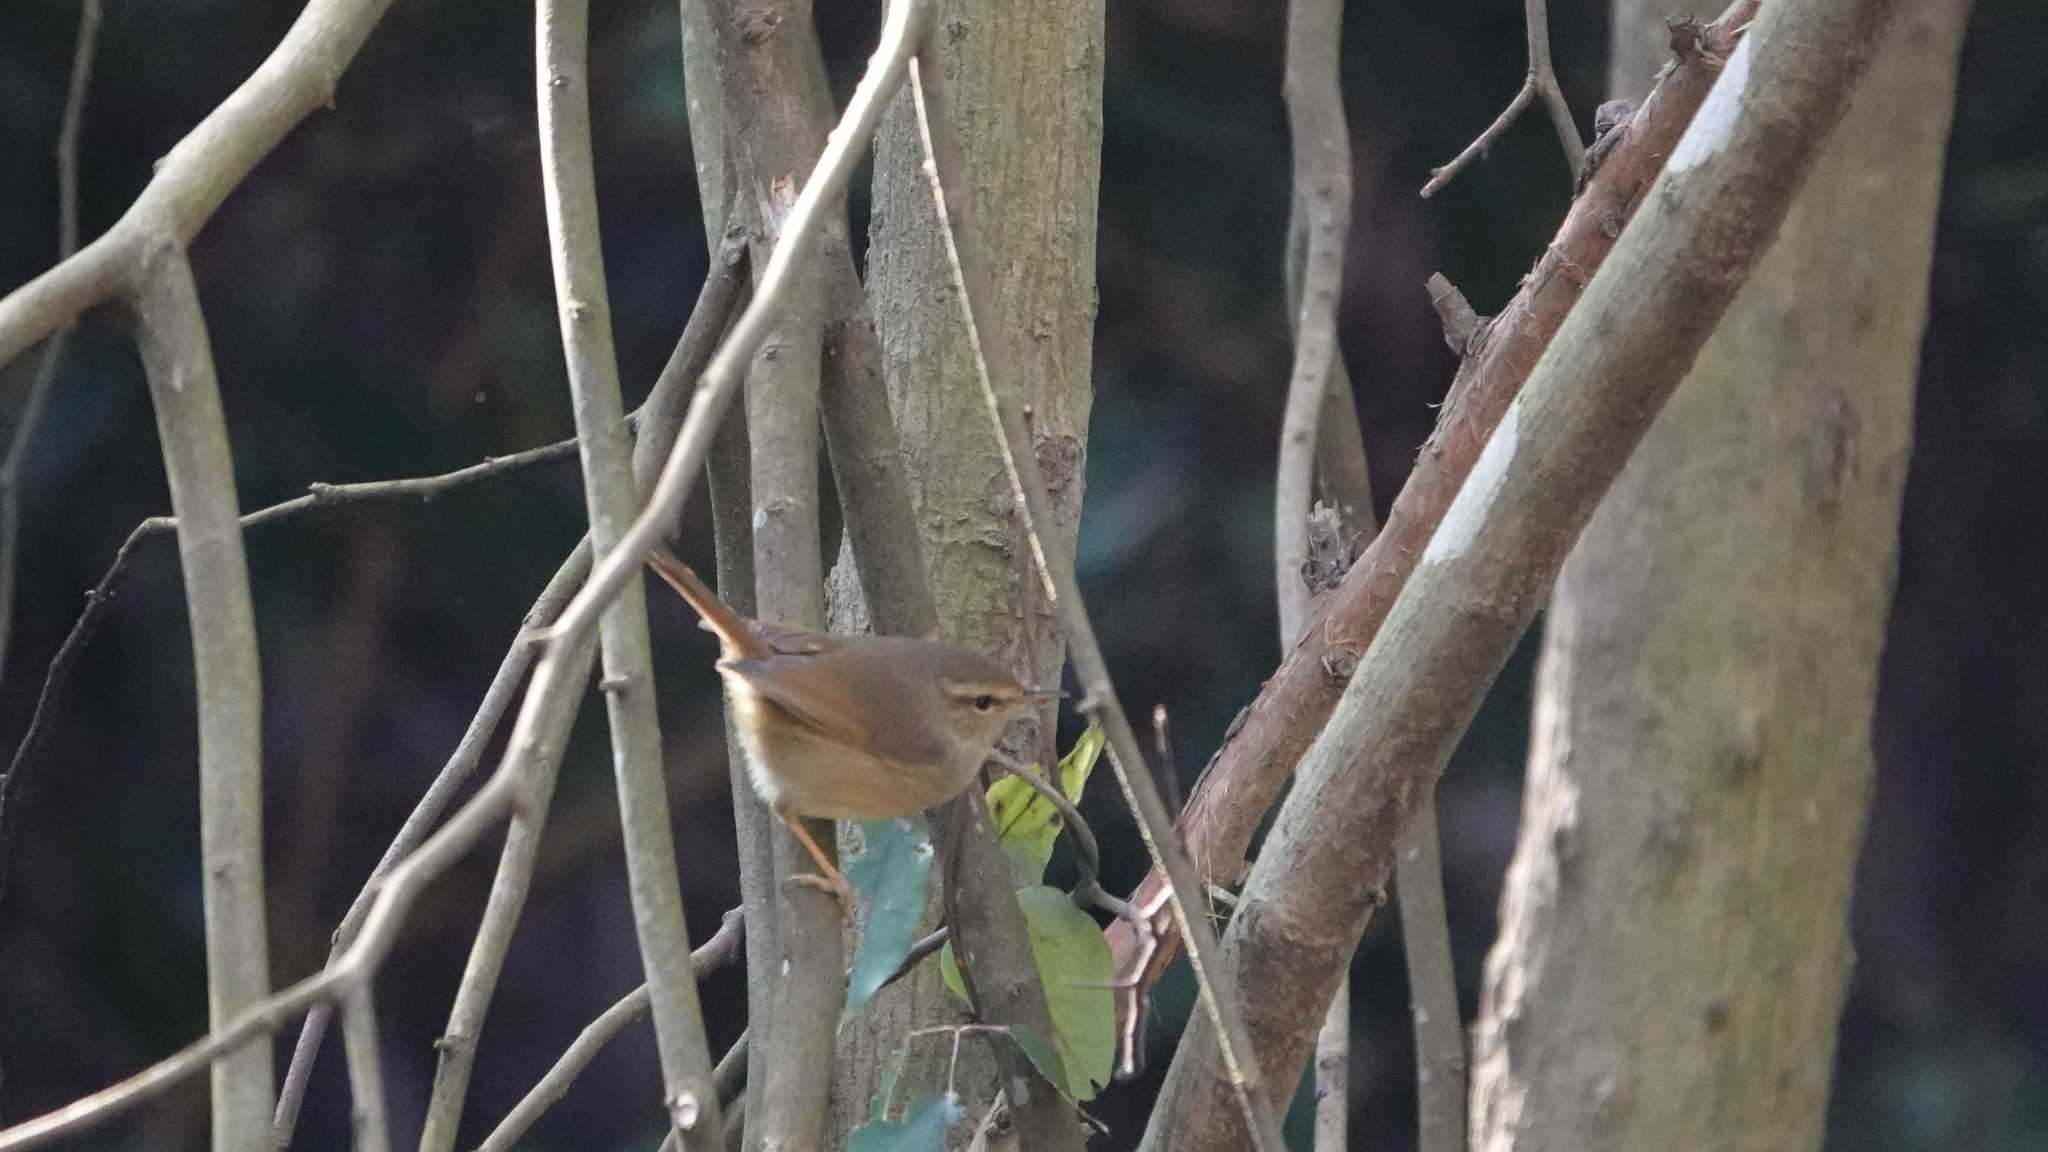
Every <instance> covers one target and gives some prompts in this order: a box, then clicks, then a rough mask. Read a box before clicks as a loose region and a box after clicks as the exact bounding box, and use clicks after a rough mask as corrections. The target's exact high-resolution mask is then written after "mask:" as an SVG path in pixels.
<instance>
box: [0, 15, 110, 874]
mask: <svg viewBox="0 0 2048 1152" xmlns="http://www.w3.org/2000/svg"><path fill="white" fill-rule="evenodd" d="M99 36H100V0H84V2H83V3H81V4H80V5H79V6H78V38H77V40H76V41H75V42H74V43H73V45H72V48H71V84H70V88H69V90H68V91H67V92H66V94H65V97H64V115H63V119H62V120H60V121H59V122H58V128H57V261H58V263H63V262H64V261H66V260H69V259H70V258H71V255H72V253H74V252H77V251H78V135H79V131H80V128H81V126H82V125H83V124H84V123H85V96H86V93H87V92H88V91H89V90H90V89H91V87H92V66H93V60H94V58H95V56H96V55H97V53H98V50H99ZM71 328H72V326H71V325H70V324H68V323H67V324H65V325H64V326H62V327H60V328H58V329H57V330H56V331H55V332H52V333H51V334H50V336H49V339H48V340H47V341H46V342H45V343H44V344H43V357H42V359H41V360H38V361H37V362H36V369H35V374H34V375H33V376H31V377H30V378H29V385H28V393H27V395H25V396H24V397H23V398H22V402H21V415H20V416H19V417H17V418H16V420H15V422H14V434H13V436H12V437H10V438H9V439H8V442H7V455H6V457H5V458H4V459H0V669H4V668H5V667H6V666H7V645H8V641H9V640H10V639H11V638H12V637H13V635H14V582H15V578H16V576H17V575H18V573H17V572H16V568H17V566H18V564H19V561H18V559H17V557H16V555H15V553H16V552H17V551H18V550H19V548H20V538H21V497H20V492H19V486H20V482H21V464H22V461H23V460H24V459H26V458H27V456H28V446H29V444H30V442H32V441H33V440H34V439H35V435H36V428H37V427H39V426H40V425H41V424H42V422H43V410H44V409H45V408H46V407H47V406H48V404H49V400H50V386H51V384H52V383H53V382H54V381H55V380H56V379H57V366H58V365H59V364H62V363H63V362H64V348H65V345H67V344H68V343H70V341H71ZM5 784H6V781H4V780H0V792H4V791H5ZM4 808H5V798H4V796H0V842H4V838H5V836H6V831H7V829H6V823H5V811H4ZM4 852H5V849H4V847H0V895H5V892H6V880H5V875H4V872H5V868H6V860H5V856H4Z"/></svg>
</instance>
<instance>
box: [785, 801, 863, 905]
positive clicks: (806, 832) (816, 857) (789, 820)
mask: <svg viewBox="0 0 2048 1152" xmlns="http://www.w3.org/2000/svg"><path fill="white" fill-rule="evenodd" d="M782 822H783V823H785V824H787V825H789V830H790V832H791V833H793V834H794V835H795V836H796V838H797V842H798V843H799V844H802V845H803V846H804V850H805V851H807V852H809V853H810V854H811V859H812V860H813V861H814V862H816V863H817V865H818V872H819V873H820V874H819V875H815V876H814V875H811V874H810V873H808V872H802V873H797V874H795V875H792V876H791V877H790V878H789V882H790V883H791V884H801V885H803V886H804V887H806V888H815V889H817V890H818V891H820V892H829V893H831V894H832V895H834V896H836V897H838V898H839V911H840V912H841V913H843V914H844V915H845V916H846V919H847V922H848V923H851V922H852V921H853V889H852V888H849V887H847V884H846V877H845V875H843V874H842V873H841V872H840V871H839V869H838V867H837V866H836V865H834V864H833V863H832V860H831V858H830V857H828V856H826V855H825V850H824V849H823V848H820V847H818V842H817V841H816V840H815V839H813V838H812V837H811V830H810V829H809V828H806V827H804V822H803V820H802V818H800V817H798V816H796V815H794V814H792V813H788V812H784V813H782Z"/></svg>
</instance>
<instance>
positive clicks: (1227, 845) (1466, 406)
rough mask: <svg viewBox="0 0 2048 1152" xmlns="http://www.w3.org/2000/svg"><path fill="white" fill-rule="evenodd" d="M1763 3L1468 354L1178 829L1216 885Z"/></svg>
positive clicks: (1122, 965)
mask: <svg viewBox="0 0 2048 1152" xmlns="http://www.w3.org/2000/svg"><path fill="white" fill-rule="evenodd" d="M1757 7H1758V0H1734V2H1733V3H1731V4H1730V5H1729V6H1728V8H1727V9H1726V10H1725V11H1724V12H1723V13H1722V15H1721V17H1720V18H1719V19H1718V20H1716V21H1715V22H1714V23H1713V24H1712V25H1710V26H1708V27H1706V28H1705V29H1702V30H1701V33H1700V36H1699V40H1698V44H1697V48H1696V49H1695V50H1693V51H1691V52H1690V53H1689V54H1688V55H1686V56H1684V57H1683V58H1681V59H1680V60H1679V61H1678V64H1677V66H1676V67H1675V68H1673V69H1671V70H1669V72H1668V73H1667V75H1666V76H1665V77H1664V80H1663V82H1662V83H1661V84H1660V85H1659V86H1658V89H1657V92H1656V95H1655V98H1654V99H1651V100H1648V101H1645V102H1644V105H1643V107H1642V109H1641V110H1640V111H1638V112H1637V113H1636V115H1635V117H1634V118H1633V119H1632V120H1631V121H1630V122H1629V123H1628V124H1626V125H1624V126H1623V127H1621V128H1619V129H1617V130H1616V131H1617V136H1618V138H1619V139H1618V143H1617V144H1616V146H1615V147H1614V150H1613V152H1612V154H1611V155H1610V156H1609V158H1608V160H1607V162H1606V164H1605V165H1603V166H1602V167H1601V168H1600V170H1599V172H1598V173H1597V174H1596V175H1595V176H1594V178H1593V180H1592V181H1591V182H1590V183H1589V184H1588V185H1587V187H1586V189H1585V191H1584V193H1583V194H1582V195H1581V196H1580V197H1579V198H1578V199H1577V200H1576V201H1574V202H1573V204H1572V209H1571V212H1570V213H1569V214H1568V215H1567V216H1566V218H1565V221H1564V223H1563V225H1561V226H1560V227H1559V229H1558V233H1557V236H1556V237H1555V238H1554V239H1553V240H1552V241H1551V243H1550V245H1549V246H1548V247H1547V248H1546V249H1545V252H1544V255H1543V257H1542V258H1541V259H1540V260H1538V261H1537V263H1536V266H1535V267H1534V268H1533V269H1532V270H1531V271H1530V273H1529V275H1528V276H1526V277H1524V278H1523V282H1522V288H1521V291H1519V292H1518V293H1517V294H1516V295H1515V297H1514V299H1513V300H1511V301H1509V302H1508V304H1507V306H1506V307H1504V308H1502V309H1501V312H1500V315H1499V317H1498V318H1496V319H1495V320H1494V321H1492V322H1491V323H1489V324H1487V325H1485V326H1484V328H1483V329H1482V330H1481V331H1480V332H1479V333H1478V334H1477V335H1476V336H1475V337H1474V338H1473V339H1472V340H1471V341H1469V345H1470V354H1469V355H1467V356H1466V358H1465V359H1464V361H1463V363H1461V364H1460V365H1459V368H1458V375H1457V379H1456V380H1455V381H1454V382H1453V383H1452V385H1451V389H1450V397H1449V399H1448V400H1447V401H1446V402H1445V405H1444V410H1443V413H1442V416H1441V418H1440V419H1439V420H1438V422H1437V429H1436V432H1435V433H1434V435H1433V436H1432V437H1431V439H1430V442H1429V444H1428V446H1426V447H1425V449H1424V450H1423V452H1422V453H1421V454H1420V455H1419V457H1418V459H1417V462H1416V465H1415V469H1414V471H1413V472H1411V473H1410V474H1409V477H1408V482H1407V484H1406V485H1405V486H1403V487H1402V489H1401V493H1400V496H1399V498H1397V499H1396V500H1395V501H1394V506H1393V510H1392V511H1391V512H1390V513H1389V515H1388V517H1387V522H1386V525H1385V527H1384V528H1383V529H1382V531H1381V532H1380V534H1379V535H1378V536H1377V537H1376V538H1375V539H1374V540H1373V542H1372V544H1371V545H1370V546H1369V547H1368V548H1367V549H1366V550H1365V553H1364V554H1363V555H1362V556H1361V557H1360V558H1359V560H1358V562H1357V563H1355V564H1353V565H1352V566H1351V569H1350V571H1348V572H1347V573H1345V575H1344V578H1343V580H1342V581H1341V583H1340V584H1339V585H1338V587H1337V588H1336V589H1335V590H1334V591H1332V592H1331V593H1330V594H1329V596H1328V597H1326V598H1325V599H1324V600H1323V601H1322V602H1321V604H1320V605H1319V606H1318V607H1317V609H1316V611H1315V613H1314V615H1313V617H1312V620H1311V623H1310V625H1309V627H1308V628H1307V629H1305V630H1304V632H1303V634H1302V637H1301V640H1300V641H1299V642H1298V643H1297V644H1295V645H1294V647H1293V649H1292V650H1290V651H1289V652H1288V654H1287V657H1286V659H1284V660H1283V661H1281V663H1280V666H1279V668H1277V669H1276V670H1275V671H1274V672H1273V675H1272V676H1271V677H1269V678H1268V679H1267V681H1266V684H1265V686H1264V687H1263V688H1262V689H1261V690H1260V692H1259V696H1258V698H1257V699H1256V700H1254V701H1253V702H1252V704H1251V705H1250V706H1249V707H1248V708H1246V709H1245V711H1244V712H1243V713H1242V716H1241V719H1240V721H1239V722H1237V723H1234V724H1232V726H1231V729H1230V731H1229V732H1228V733H1227V734H1226V735H1225V737H1224V741H1223V745H1222V747H1220V748H1218V749H1217V750H1216V753H1215V755H1214V756H1213V757H1212V758H1211V759H1210V762H1209V766H1208V768H1207V769H1206V770H1205V771H1204V772H1203V774H1202V776H1201V778H1200V779H1199V780H1198V781H1197V782H1196V784H1195V787H1194V790H1193V792H1192V793H1191V794H1190V795H1189V797H1188V803H1187V807H1186V808H1185V809H1184V810H1183V811H1182V812H1181V815H1180V819H1179V822H1178V825H1177V826H1178V828H1179V830H1180V834H1181V836H1182V837H1183V838H1184V839H1185V841H1186V843H1187V848H1188V852H1189V854H1190V855H1191V856H1193V857H1194V858H1195V860H1197V861H1198V862H1199V863H1200V865H1201V869H1202V875H1203V879H1204V881H1205V882H1206V883H1211V884H1218V885H1225V886H1229V885H1234V884H1236V883H1237V882H1238V880H1239V879H1240V878H1241V877H1242V876H1243V875H1244V868H1245V857H1246V854H1247V852H1248V851H1249V849H1250V847H1251V842H1252V838H1253V835H1254V833H1255V831H1256V830H1257V829H1258V828H1259V827H1260V826H1261V825H1262V823H1263V821H1264V820H1265V818H1266V815H1267V811H1268V809H1269V808H1270V807H1271V806H1272V804H1273V802H1274V800H1275V799H1276V798H1277V797H1278V796H1279V795H1280V794H1281V792H1282V791H1283V790H1284V789H1285V786H1286V783H1287V780H1288V778H1289V776H1290V775H1291V774H1292V773H1293V771H1294V766H1295V764H1296V762H1298V761H1299V760H1300V759H1301V757H1302V754H1303V753H1304V752H1306V751H1307V749H1308V747H1309V745H1310V744H1311V743H1312V742H1313V741H1314V739H1315V736H1316V734H1317V733H1318V732H1320V731H1321V730H1322V728H1323V726H1324V722H1325V721H1326V720H1327V719H1328V718H1329V716H1330V713H1331V710H1332V709H1334V708H1335V707H1336V704H1337V699H1338V696H1339V694H1340V693H1341V691H1342V689H1343V686H1344V684H1345V683H1346V682H1347V681H1348V680H1349V678H1350V676H1351V674H1352V671H1353V670H1354V669H1355V668H1356V667H1357V665H1358V661H1359V660H1360V659H1361V658H1362V657H1363V655H1364V654H1365V652H1366V650H1367V649H1368V648H1369V647H1370V646H1371V645H1372V642H1373V638H1374V636H1375V635H1376V634H1377V633H1378V631H1379V629H1380V627H1381V625H1382V623H1383V622H1384V621H1385V620H1386V618H1387V612H1388V610H1389V609H1390V607H1391V606H1392V604H1393V602H1394V600H1395V598H1396V597H1397V596H1398V595H1399V594H1400V592H1401V589H1402V587H1403V586H1404V585H1405V584H1406V582H1407V581H1408V579H1409V577H1410V576H1411V575H1412V574H1413V573H1414V572H1415V570H1416V568H1417V567H1418V565H1419V562H1420V560H1421V557H1422V554H1423V551H1424V549H1425V547H1426V546H1427V545H1428V543H1429V539H1430V536H1431V534H1432V533H1433V532H1435V530H1436V527H1437V525H1438V524H1439V523H1440V522H1441V521H1442V519H1443V517H1444V513H1445V511H1446V509H1448V508H1449V506H1450V503H1451V500H1452V498H1453V497H1454V496H1455V495H1456V493H1457V491H1458V489H1459V487H1460V486H1461V485H1462V484H1463V482H1464V480H1465V478H1466V476H1467V475H1468V474H1469V473H1470V471H1471V469H1472V466H1473V463H1474V461H1475V460H1476V459H1477V457H1478V456H1479V451H1480V448H1481V447H1482V446H1483V445H1484V444H1485V442H1486V437H1487V436H1488V435H1489V434H1490V433H1491V432H1492V431H1493V429H1494V427H1495V426H1496V425H1497V424H1498V423H1499V422H1500V420H1501V417H1502V414H1503V413H1504V412H1505V411H1506V410H1507V408H1508V406H1509V403H1510V402H1511V401H1512V399H1513V398H1514V396H1515V394H1516V392H1517V391H1518V390H1519V389H1520V388H1521V386H1522V382H1523V381H1525V380H1526V379H1528V375H1529V372H1530V371H1531V370H1532V369H1533V367H1534V366H1535V364H1536V361H1537V358H1538V357H1539V356H1540V355H1541V354H1542V352H1543V350H1544V348H1545V347H1546V346H1547V345H1548V344H1549V343H1550V340H1551V337H1552V336H1553V334H1555V333H1556V332H1557V330H1558V327H1559V325H1560V324H1562V323H1563V320H1564V318H1565V316H1567V315H1568V314H1569V313H1570V311H1571V309H1572V307H1573V305H1574V304H1575V303H1576V302H1577V301H1578V299H1579V297H1580V294H1581V292H1582V291H1583V290H1584V288H1585V285H1586V281H1587V278H1588V277H1589V276H1591V275H1592V274H1593V272H1594V271H1596V270H1597V269H1598V268H1599V267H1600V265H1601V263H1602V262H1603V261H1604V260H1605V259H1606V257H1607V254H1608V252H1609V251H1610V250H1611V249H1612V248H1613V246H1614V243H1615V237H1616V236H1618V235H1619V234H1620V232H1621V226H1622V225H1623V224H1624V223H1626V222H1627V221H1628V219H1629V217H1630V215H1631V213H1633V212H1634V211H1635V210H1636V207H1637V205H1638V204H1640V203H1641V201H1642V197H1643V194H1644V192H1645V191H1646V190H1647V189H1648V188H1649V186H1650V183H1651V181H1652V180H1653V179H1654V178H1655V176H1656V173H1657V171H1658V169H1659V168H1661V167H1662V166H1663V163H1664V158H1665V157H1666V156H1668V155H1669V154H1670V153H1671V150H1672V149H1673V148H1674V147H1675V146H1676V145H1677V143H1678V140H1679V137H1680V135H1681V134H1682V133H1683V132H1684V130H1685V127H1686V125H1687V124H1688V123H1689V122H1690V121H1691V120H1692V118H1693V115H1694V113H1695V112H1696V111H1697V110H1698V108H1699V106H1700V102H1701V100H1702V99H1703V98H1704V97H1705V96H1706V94H1707V91H1708V89H1709V88H1710V87H1711V86H1712V84H1713V82H1714V78H1715V77H1716V76H1718V75H1719V74H1720V70H1721V67H1722V61H1723V60H1724V59H1725V58H1726V57H1727V55H1728V54H1729V53H1730V52H1732V51H1734V49H1735V46H1736V45H1737V44H1738V43H1739V42H1740V40H1741V39H1742V36H1743V30H1744V29H1745V28H1747V27H1748V25H1749V22H1750V21H1751V20H1752V19H1753V18H1754V17H1755V15H1756V12H1757ZM1164 884H1165V876H1164V874H1163V873H1162V872H1160V870H1158V869H1157V868H1155V869H1153V870H1152V872H1151V873H1150V874H1148V875H1147V876H1146V878H1145V880H1144V882H1143V883H1142V884H1140V885H1139V886H1138V888H1137V890H1136V891H1135V892H1134V893H1133V894H1132V896H1131V900H1132V902H1133V903H1135V904H1137V905H1138V906H1139V907H1140V908H1144V909H1146V910H1147V911H1148V912H1151V913H1152V914H1153V920H1152V926H1153V929H1154V936H1153V938H1152V939H1153V942H1154V943H1156V945H1157V946H1156V947H1151V946H1148V947H1146V948H1144V949H1142V950H1141V949H1140V948H1139V947H1138V942H1137V941H1136V939H1135V937H1134V936H1133V935H1132V934H1131V933H1130V932H1129V931H1128V930H1127V929H1126V928H1125V926H1124V925H1122V924H1120V923H1119V924H1111V925H1109V927H1108V928H1107V929H1106V932H1105V934H1106V935H1107V937H1108V938H1109V942H1110V948H1111V950H1112V952H1114V953H1115V955H1116V957H1117V961H1118V971H1120V972H1125V973H1130V972H1134V971H1139V970H1142V972H1143V973H1144V975H1143V979H1142V980H1141V981H1140V984H1139V985H1138V986H1137V987H1136V988H1134V995H1133V996H1132V997H1131V998H1130V999H1131V1000H1134V1001H1135V1000H1140V999H1142V995H1143V992H1144V990H1145V989H1146V988H1148V987H1150V986H1151V984H1152V983H1153V982H1155V981H1156V980H1157V979H1158V978H1159V976H1160V975H1161V974H1163V973H1164V972H1165V970H1166V968H1167V966H1168V965H1169V964H1170V963H1171V962H1172V960H1173V958H1174V957H1175V956H1176V955H1178V953H1179V948H1180V940H1179V935H1178V931H1177V927H1176V925H1175V924H1174V922H1173V920H1172V919H1171V917H1169V916H1167V915H1166V914H1165V912H1166V904H1167V901H1166V896H1165V888H1164ZM1128 1023H1129V1022H1128V1021H1126V1030H1127V1031H1128Z"/></svg>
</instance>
